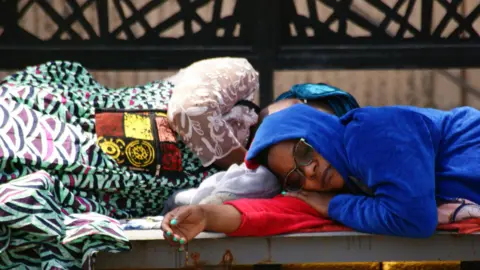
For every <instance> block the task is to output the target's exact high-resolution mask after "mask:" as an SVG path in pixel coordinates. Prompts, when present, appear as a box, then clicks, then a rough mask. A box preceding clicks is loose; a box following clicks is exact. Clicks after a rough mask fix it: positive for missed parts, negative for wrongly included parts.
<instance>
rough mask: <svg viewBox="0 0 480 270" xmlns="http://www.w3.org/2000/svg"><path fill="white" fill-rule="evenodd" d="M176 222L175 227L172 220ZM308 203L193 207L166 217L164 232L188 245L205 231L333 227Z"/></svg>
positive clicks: (288, 200)
mask: <svg viewBox="0 0 480 270" xmlns="http://www.w3.org/2000/svg"><path fill="white" fill-rule="evenodd" d="M172 220H175V222H174V224H171V221H172ZM331 224H333V222H332V221H331V220H327V219H325V218H323V217H321V216H319V214H318V213H317V212H316V211H315V209H313V208H312V207H310V206H309V205H308V204H306V203H305V202H303V201H301V200H299V199H297V198H293V197H283V196H277V197H275V198H273V199H240V200H236V201H230V202H227V203H226V204H224V205H192V206H183V207H179V208H176V209H175V210H173V211H171V212H169V213H168V214H167V215H165V218H164V220H163V223H162V229H163V230H164V232H170V233H169V234H168V233H165V237H166V238H167V239H173V238H174V237H176V238H177V239H184V242H185V243H186V242H188V241H190V240H191V239H193V238H194V237H195V236H197V235H198V234H199V233H201V232H202V231H205V230H206V231H213V232H221V233H226V234H228V235H229V236H268V235H276V234H282V233H290V232H296V231H299V230H302V229H313V228H319V227H322V226H325V225H331ZM173 243H175V242H173Z"/></svg>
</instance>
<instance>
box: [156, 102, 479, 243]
mask: <svg viewBox="0 0 480 270" xmlns="http://www.w3.org/2000/svg"><path fill="white" fill-rule="evenodd" d="M246 163H247V165H248V166H249V167H251V168H253V167H255V166H256V165H258V164H263V165H267V166H268V167H269V168H270V169H271V171H272V172H274V173H275V174H276V175H277V177H278V179H280V181H281V183H282V185H283V187H284V188H285V189H286V190H290V191H300V192H297V193H293V194H300V195H295V196H297V197H300V198H301V199H303V200H305V201H306V202H307V203H309V204H310V205H311V206H313V208H315V209H316V210H317V211H318V212H319V213H320V214H321V215H323V216H325V217H329V218H331V219H333V220H335V221H338V222H340V223H342V224H344V225H346V226H348V227H350V228H353V229H355V230H357V231H360V232H365V233H372V234H383V235H394V236H404V237H415V238H425V237H429V236H431V235H432V234H433V233H434V232H435V229H436V226H437V222H438V219H437V203H439V202H443V201H448V200H453V199H456V198H462V199H467V200H470V201H473V202H474V203H477V204H479V203H480V166H479V164H480V111H478V110H476V109H473V108H470V107H462V108H457V109H454V110H452V111H440V110H435V109H422V108H415V107H406V106H392V107H366V108H360V109H355V110H352V111H350V112H348V113H347V114H345V115H344V116H343V117H341V118H338V117H335V116H333V115H330V114H327V113H324V112H321V111H318V110H316V109H314V108H312V107H309V106H306V105H303V104H298V105H294V106H292V107H290V108H287V109H284V110H282V111H279V112H277V113H274V114H272V115H269V116H267V117H266V118H265V119H264V121H263V123H262V124H261V125H260V127H259V129H258V131H257V133H256V135H255V139H254V140H253V142H252V145H251V147H250V149H249V151H248V154H247V157H246ZM215 207H217V208H218V209H213V207H210V208H212V209H204V208H202V209H193V208H192V209H184V210H183V209H180V210H178V211H177V212H176V213H172V214H169V215H167V216H166V220H167V221H166V222H164V229H166V230H167V232H171V231H173V232H174V233H177V232H176V231H175V229H174V228H173V227H172V226H170V225H168V223H167V222H168V221H169V220H171V219H176V217H181V216H184V214H185V213H190V214H191V213H197V214H198V213H210V214H209V215H210V216H215V218H210V220H215V222H214V224H211V222H209V221H208V218H207V217H208V215H206V216H202V215H200V217H202V218H203V219H202V218H199V219H198V220H203V221H204V222H205V224H207V225H208V226H207V225H205V228H207V229H209V228H211V229H212V230H214V231H221V232H227V233H228V232H230V231H233V229H232V228H234V229H235V228H237V227H238V226H241V225H238V224H240V223H239V220H240V217H241V216H242V215H245V213H240V212H238V211H237V210H238V209H237V210H235V208H232V207H231V206H230V205H224V206H215ZM207 210H208V211H207ZM220 211H221V213H222V215H220V214H218V215H213V214H215V213H216V212H218V213H220ZM184 212H185V213H184ZM212 213H213V214H212ZM259 213H260V212H259ZM263 214H264V215H265V214H268V213H266V212H263ZM192 216H195V215H192ZM220 216H226V218H225V220H224V221H225V222H223V221H222V219H221V218H220ZM190 219H192V218H190ZM180 220H181V218H180ZM189 221H190V222H193V219H192V220H189ZM227 221H228V222H227ZM233 221H236V222H234V223H233ZM176 222H177V221H175V222H174V223H176ZM229 222H230V223H232V224H229ZM245 222H248V220H247V219H245V220H242V223H245ZM178 223H182V222H180V221H178ZM237 223H238V224H237ZM192 224H193V223H192ZM174 225H175V224H174ZM179 225H180V224H178V225H177V226H179ZM214 225H215V226H214ZM220 225H221V226H220ZM192 226H193V225H192ZM188 230H189V232H190V228H188ZM191 231H192V232H198V228H196V227H192V229H191ZM192 235H194V233H192V234H188V235H187V236H188V237H187V238H186V239H187V240H189V239H191V236H192Z"/></svg>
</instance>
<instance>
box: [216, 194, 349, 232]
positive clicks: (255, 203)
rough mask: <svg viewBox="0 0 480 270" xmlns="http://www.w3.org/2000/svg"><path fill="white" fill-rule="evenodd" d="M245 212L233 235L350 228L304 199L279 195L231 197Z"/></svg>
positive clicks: (232, 203)
mask: <svg viewBox="0 0 480 270" xmlns="http://www.w3.org/2000/svg"><path fill="white" fill-rule="evenodd" d="M225 204H229V205H232V206H233V207H235V208H236V209H237V210H238V211H239V212H240V213H241V214H242V224H241V225H240V227H239V228H238V229H237V230H236V231H235V232H233V233H230V234H229V235H230V236H268V235H276V234H285V233H292V232H307V231H315V232H321V231H329V232H332V231H348V230H350V229H349V228H347V227H345V226H342V225H339V224H338V223H335V222H334V221H332V220H330V219H326V218H324V217H322V216H320V215H319V214H318V212H317V211H316V210H315V209H313V208H312V207H311V206H310V205H308V204H307V203H305V202H304V201H302V200H300V199H297V198H294V197H290V196H282V195H279V196H277V197H275V198H273V199H240V200H236V201H229V202H226V203H225Z"/></svg>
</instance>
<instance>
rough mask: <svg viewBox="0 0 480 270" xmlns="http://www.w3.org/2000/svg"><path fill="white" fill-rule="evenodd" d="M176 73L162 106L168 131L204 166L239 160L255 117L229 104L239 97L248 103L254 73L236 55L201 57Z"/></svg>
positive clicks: (225, 165)
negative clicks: (171, 90)
mask: <svg viewBox="0 0 480 270" xmlns="http://www.w3.org/2000/svg"><path fill="white" fill-rule="evenodd" d="M181 72H182V73H181V76H179V78H178V80H176V82H175V83H176V85H175V88H174V90H173V93H172V98H171V100H170V102H169V108H168V117H169V120H170V123H171V125H172V127H173V129H174V130H175V131H176V132H177V133H178V134H179V135H180V136H181V137H182V139H183V141H184V142H185V143H186V145H187V146H188V147H189V148H190V149H191V150H192V151H193V152H194V153H195V154H196V155H197V156H198V157H199V158H200V160H201V161H202V164H203V165H204V166H209V165H211V164H212V163H215V164H216V165H218V166H220V167H222V168H228V167H229V166H230V165H232V164H233V163H237V164H240V163H241V162H243V159H244V157H245V153H246V149H245V148H244V147H243V145H245V144H246V141H247V140H248V136H249V130H250V126H251V125H253V124H255V123H256V122H257V115H256V113H255V112H254V111H253V110H252V109H250V108H247V107H245V106H234V105H235V104H236V103H237V102H238V101H240V100H249V101H253V98H254V94H255V92H256V91H257V90H258V87H259V80H258V73H257V72H256V71H255V69H254V68H253V67H252V65H251V64H250V63H249V62H248V61H247V60H246V59H242V58H214V59H207V60H203V61H199V62H196V63H194V64H192V65H190V66H189V67H187V68H185V69H184V70H182V71H181ZM226 116H228V117H226ZM227 118H228V119H227Z"/></svg>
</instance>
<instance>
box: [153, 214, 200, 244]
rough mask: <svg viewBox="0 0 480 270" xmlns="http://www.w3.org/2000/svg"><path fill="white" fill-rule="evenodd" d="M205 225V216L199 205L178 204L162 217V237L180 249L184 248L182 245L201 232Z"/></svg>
mask: <svg viewBox="0 0 480 270" xmlns="http://www.w3.org/2000/svg"><path fill="white" fill-rule="evenodd" d="M206 226H207V216H206V215H205V211H204V210H203V208H202V207H201V206H199V205H187V206H180V207H178V208H175V209H174V210H172V211H171V212H169V213H167V214H166V215H165V217H164V218H163V221H162V230H163V237H164V238H165V239H167V240H168V241H169V242H170V244H171V245H172V246H180V249H184V245H185V244H186V243H188V242H189V241H190V240H192V239H193V238H195V236H197V235H198V234H199V233H201V232H203V231H204V230H205V228H206Z"/></svg>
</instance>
